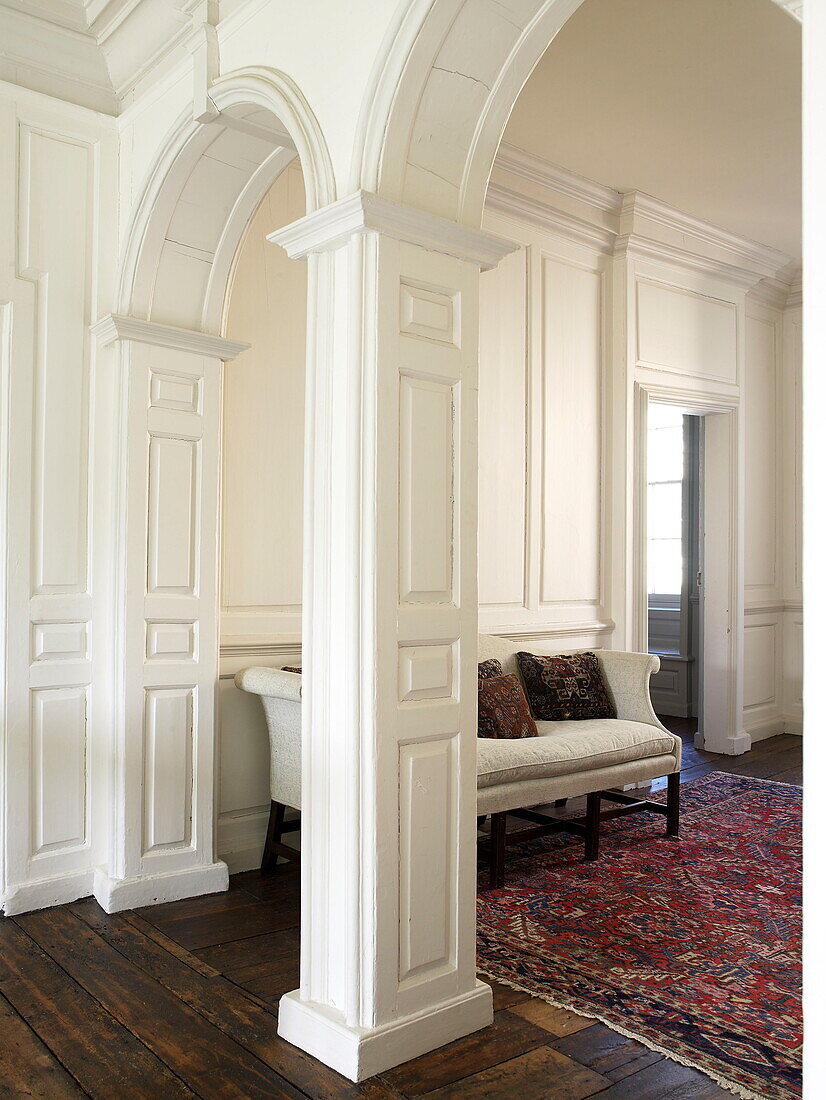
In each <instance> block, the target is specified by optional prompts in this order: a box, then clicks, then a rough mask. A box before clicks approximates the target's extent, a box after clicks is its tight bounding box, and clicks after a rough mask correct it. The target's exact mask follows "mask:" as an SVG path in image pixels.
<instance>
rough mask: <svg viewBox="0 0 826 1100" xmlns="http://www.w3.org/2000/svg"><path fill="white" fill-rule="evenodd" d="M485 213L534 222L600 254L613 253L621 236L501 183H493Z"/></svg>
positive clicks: (486, 200)
mask: <svg viewBox="0 0 826 1100" xmlns="http://www.w3.org/2000/svg"><path fill="white" fill-rule="evenodd" d="M485 210H486V211H487V210H489V211H490V212H491V213H495V214H504V215H506V216H507V217H511V218H517V219H520V220H523V221H527V222H530V223H531V225H535V226H538V227H539V228H540V229H545V230H548V231H549V232H551V233H553V234H554V235H555V236H558V237H563V238H565V239H566V240H569V241H572V242H573V243H574V244H578V245H585V246H586V247H587V248H592V249H597V250H598V251H599V252H605V253H608V252H610V251H611V249H612V248H613V246H614V241H615V240H616V236H617V235H616V233H614V232H612V231H611V230H610V229H605V228H603V227H602V226H600V225H595V224H594V223H593V222H588V221H585V219H584V218H577V217H576V216H575V215H574V214H566V213H564V212H563V211H561V210H557V209H555V208H554V207H553V206H550V205H549V204H548V203H546V202H541V201H540V200H538V199H532V198H529V197H528V196H527V195H523V194H521V193H520V192H519V191H512V190H511V189H510V188H508V187H502V186H501V185H500V184H498V183H492V184H490V186H489V187H488V193H487V197H486V199H485Z"/></svg>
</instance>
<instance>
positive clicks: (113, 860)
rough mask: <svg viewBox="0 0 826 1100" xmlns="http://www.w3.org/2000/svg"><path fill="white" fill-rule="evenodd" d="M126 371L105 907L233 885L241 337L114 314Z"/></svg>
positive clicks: (101, 881)
mask: <svg viewBox="0 0 826 1100" xmlns="http://www.w3.org/2000/svg"><path fill="white" fill-rule="evenodd" d="M93 334H94V335H95V336H96V338H97V340H98V342H99V344H100V345H101V346H103V347H106V346H110V345H113V346H115V348H116V354H115V355H113V359H114V360H115V362H114V364H113V366H114V368H115V369H117V370H119V371H120V372H121V378H120V381H121V395H122V402H121V415H122V423H121V449H120V454H119V460H120V461H119V470H118V485H119V490H120V494H121V498H120V502H121V507H120V517H119V519H120V537H119V540H118V542H119V546H120V548H121V555H120V560H119V563H118V569H119V577H118V590H119V592H120V593H121V599H122V604H121V621H120V629H119V637H118V645H117V669H116V676H117V680H118V692H117V694H118V698H119V699H120V703H121V710H120V712H119V714H118V720H117V722H116V723H115V749H114V760H115V776H114V799H113V818H114V820H113V828H112V836H113V838H114V843H113V848H112V850H111V851H110V853H109V861H108V870H107V871H104V870H103V869H99V870H98V871H97V873H96V876H95V882H94V890H95V896H96V897H97V900H98V901H99V902H100V904H101V905H102V906H103V907H104V908H105V909H106V910H107V911H108V912H114V911H116V910H119V909H127V908H132V907H134V906H136V905H146V904H149V903H151V902H155V901H158V902H160V901H172V900H174V899H176V898H180V897H187V896H190V895H193V894H202V893H209V892H212V891H216V890H223V889H225V888H226V885H227V879H228V873H227V868H226V865H225V864H223V863H221V862H219V861H216V860H215V857H214V812H213V788H214V757H215V750H214V712H215V690H216V682H217V659H218V655H217V644H218V630H217V618H218V615H217V610H218V609H217V603H218V570H217V548H218V485H219V455H220V400H221V370H222V360H226V359H231V358H234V356H235V355H237V354H238V353H239V352H240V351H241V350H242V349H243V347H244V345H241V344H236V343H233V342H232V341H229V340H223V339H220V338H218V337H213V336H207V335H205V334H203V333H199V332H188V331H187V330H185V329H179V328H174V327H172V326H168V325H159V324H154V323H152V322H148V321H142V320H140V319H136V318H131V317H119V316H114V315H110V316H108V317H104V318H103V319H102V320H101V321H99V322H98V323H97V324H96V325H95V326H94V328H93Z"/></svg>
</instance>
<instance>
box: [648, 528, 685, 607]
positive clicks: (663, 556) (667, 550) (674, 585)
mask: <svg viewBox="0 0 826 1100" xmlns="http://www.w3.org/2000/svg"><path fill="white" fill-rule="evenodd" d="M682 587H683V548H682V543H681V541H680V539H651V541H650V542H649V543H648V591H649V592H653V593H656V592H663V593H666V594H675V593H679V592H680V590H681V589H682Z"/></svg>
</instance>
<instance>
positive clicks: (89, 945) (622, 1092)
mask: <svg viewBox="0 0 826 1100" xmlns="http://www.w3.org/2000/svg"><path fill="white" fill-rule="evenodd" d="M667 721H669V723H670V724H671V726H672V728H673V729H674V732H678V733H680V734H681V735H682V736H683V740H684V744H685V750H684V760H683V780H684V781H688V780H691V779H695V778H697V777H698V776H701V775H706V774H707V773H709V772H712V771H716V770H720V771H727V772H733V773H736V774H738V775H752V776H757V777H759V778H763V779H776V780H780V781H781V782H787V783H800V782H801V781H802V753H801V741H800V738H796V737H789V736H783V737H775V738H772V739H771V740H768V741H763V742H760V743H759V744H757V745H756V746H755V747H754V748H753V749H752V750H751V751H750V752H748V753H746V754H745V755H744V756H740V757H736V758H731V757H721V756H715V755H713V754H711V753H706V752H703V751H701V750H697V749H695V748H694V745H693V740H692V734H693V728H692V725H691V723H690V722H688V721H681V720H679V719H675V720H673V721H672V720H667ZM569 809H570V810H572V811H574V812H575V811H576V804H573V803H572V804H571V805H570V806H569ZM298 925H299V880H298V874H297V872H296V870H295V868H294V867H293V866H285V867H284V868H283V869H282V868H279V870H278V872H277V873H275V874H273V875H269V876H261V875H260V874H259V873H258V872H249V873H247V874H243V875H235V876H234V877H233V879H232V881H231V885H230V889H229V891H228V892H227V893H226V894H218V895H213V896H210V897H204V898H194V899H191V900H188V901H180V902H173V903H171V904H168V905H158V906H153V907H151V908H147V909H142V910H137V911H135V912H132V913H122V914H117V915H115V916H107V915H106V914H105V913H104V912H103V911H102V910H101V909H100V908H99V906H98V905H97V904H96V903H95V902H93V901H90V900H85V901H80V902H76V903H75V904H73V905H67V906H60V907H58V908H55V909H49V910H44V911H42V912H37V913H29V914H26V915H25V916H19V917H14V918H8V919H4V920H0V1095H2V1096H4V1097H5V1096H8V1097H24V1096H25V1097H37V1098H38V1100H40V1098H43V1100H51V1098H57V1097H80V1096H91V1097H96V1098H101V1100H125V1098H131V1097H135V1098H150V1097H151V1098H160V1097H163V1098H166V1097H193V1096H199V1097H216V1098H217V1097H221V1098H229V1097H238V1098H239V1100H240V1098H241V1097H265V1096H266V1097H275V1098H278V1097H285V1098H301V1097H306V1098H310V1100H346V1098H351V1097H365V1098H367V1100H404V1098H414V1097H427V1098H428V1100H471V1098H479V1100H513V1098H514V1097H518V1098H519V1100H586V1098H588V1097H596V1096H598V1097H599V1098H600V1100H666V1098H668V1100H689V1098H690V1100H717V1098H722V1097H730V1095H731V1094H730V1093H727V1092H724V1091H723V1090H722V1089H721V1088H719V1086H717V1085H716V1084H715V1083H714V1082H713V1081H711V1080H710V1079H709V1078H707V1077H705V1076H704V1075H703V1074H702V1073H699V1072H697V1071H696V1070H692V1069H688V1068H686V1067H685V1066H682V1065H679V1064H678V1063H677V1062H674V1061H672V1060H671V1059H669V1058H666V1057H664V1056H662V1055H660V1054H656V1053H654V1052H652V1051H650V1050H648V1049H647V1048H646V1047H644V1046H642V1045H641V1044H639V1043H636V1042H634V1041H633V1040H631V1039H628V1038H626V1037H625V1036H622V1035H620V1034H618V1033H617V1032H615V1031H612V1030H611V1029H610V1028H608V1027H606V1026H605V1025H603V1024H600V1023H595V1022H594V1021H593V1020H589V1019H586V1018H584V1017H581V1016H577V1015H576V1014H575V1013H572V1012H567V1011H564V1010H562V1009H558V1008H554V1007H552V1006H551V1005H548V1004H546V1003H545V1002H544V1001H540V1000H537V999H535V998H532V997H529V996H528V995H527V994H524V993H519V992H516V991H515V990H512V989H508V988H506V987H504V986H499V985H496V983H493V984H494V1005H495V1010H496V1015H495V1022H494V1024H493V1026H492V1027H491V1028H489V1029H487V1030H485V1031H482V1032H479V1033H477V1034H476V1035H471V1036H469V1037H468V1038H466V1039H462V1040H459V1041H458V1042H456V1043H452V1044H451V1045H450V1046H448V1047H445V1048H443V1049H442V1050H438V1051H435V1052H434V1053H432V1054H428V1055H425V1056H424V1057H422V1058H417V1059H415V1060H414V1061H412V1062H408V1063H407V1064H406V1065H403V1066H400V1067H398V1068H397V1069H395V1070H393V1071H391V1072H389V1073H386V1074H383V1075H381V1076H380V1077H377V1078H374V1079H373V1080H371V1081H368V1082H365V1083H364V1084H362V1085H353V1084H351V1083H350V1082H349V1081H345V1080H344V1079H343V1078H342V1077H340V1076H338V1075H337V1074H335V1073H333V1072H332V1071H331V1070H329V1069H327V1068H326V1067H325V1066H323V1065H321V1064H320V1063H318V1062H316V1061H314V1060H313V1059H312V1058H310V1057H308V1056H307V1055H305V1054H303V1053H302V1052H301V1051H299V1050H296V1049H295V1048H294V1047H291V1046H289V1045H288V1044H287V1043H284V1042H283V1041H282V1040H281V1039H279V1038H278V1035H277V1033H276V1023H277V1010H278V1009H277V1006H278V1000H279V998H280V997H281V995H282V994H283V993H286V992H287V991H288V990H290V989H294V988H295V987H296V985H297V983H298V933H299V928H298Z"/></svg>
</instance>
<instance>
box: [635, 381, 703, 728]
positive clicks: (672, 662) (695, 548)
mask: <svg viewBox="0 0 826 1100" xmlns="http://www.w3.org/2000/svg"><path fill="white" fill-rule="evenodd" d="M702 424H703V421H702V417H699V416H696V415H692V414H690V413H686V412H685V411H684V410H683V409H681V408H679V407H677V406H673V405H662V404H658V403H656V402H652V403H651V405H650V407H649V413H648V428H647V431H648V462H647V485H648V502H647V508H648V532H647V539H646V548H647V549H646V565H647V575H648V583H647V586H646V587H647V592H648V651H649V653H655V654H656V655H657V656H658V657H659V658H660V671H659V672H658V673H656V674H655V675H654V676H652V678H651V700H652V702H653V704H654V710H655V711H656V712H657V714H658V715H660V716H661V717H664V718H668V719H669V724H670V725H671V726H673V727H674V728H675V729H676V728H679V730H680V732H681V733H682V734H683V735H684V736H685V735H691V736H696V734H697V733H698V726H699V721H698V720H699V716H700V697H701V692H702V600H701V596H700V594H701V590H702V565H701V550H702V539H701V537H700V522H701V520H700V517H701V508H702V502H701V491H700V490H701V448H702Z"/></svg>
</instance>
